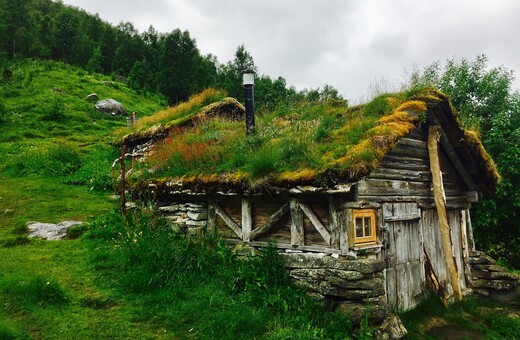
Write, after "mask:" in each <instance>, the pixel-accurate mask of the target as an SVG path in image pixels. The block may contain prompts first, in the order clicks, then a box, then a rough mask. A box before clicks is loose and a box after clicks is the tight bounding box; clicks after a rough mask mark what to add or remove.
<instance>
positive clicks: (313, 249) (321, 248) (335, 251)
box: [230, 240, 341, 254]
mask: <svg viewBox="0 0 520 340" xmlns="http://www.w3.org/2000/svg"><path fill="white" fill-rule="evenodd" d="M230 242H232V243H233V242H236V240H230ZM249 245H251V246H253V247H267V246H269V245H272V243H270V242H261V241H251V242H249ZM276 248H278V249H291V250H301V251H311V252H318V253H331V254H341V250H339V249H333V248H329V247H324V246H293V245H292V244H286V243H277V244H276Z"/></svg>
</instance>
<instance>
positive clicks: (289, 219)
mask: <svg viewBox="0 0 520 340" xmlns="http://www.w3.org/2000/svg"><path fill="white" fill-rule="evenodd" d="M226 105H227V107H226ZM320 105H321V106H320V109H319V110H317V109H316V110H314V109H313V110H314V111H312V110H310V111H312V112H314V113H312V114H311V113H305V112H303V113H301V114H299V113H298V112H292V111H289V112H287V113H286V114H285V115H279V116H273V117H268V115H269V114H265V115H266V117H265V118H264V121H262V120H261V119H260V122H259V124H258V126H257V132H256V134H257V136H247V135H246V134H245V132H240V131H237V130H243V129H244V126H243V125H244V124H243V122H242V121H241V119H242V116H243V108H242V107H241V105H240V104H238V103H236V102H235V101H233V102H232V105H231V104H230V101H229V99H221V100H220V101H218V100H217V101H216V103H214V104H212V110H215V109H216V110H217V111H220V112H221V113H220V114H222V115H223V116H219V114H210V113H208V112H209V111H208V109H207V108H204V109H201V110H199V111H197V112H202V113H195V114H192V115H191V116H189V117H188V116H184V118H183V119H182V120H181V121H182V122H181V123H180V124H170V123H168V122H170V121H175V120H176V119H177V121H179V120H178V118H176V117H177V116H175V115H174V116H173V118H168V119H169V121H166V122H165V121H162V122H159V123H157V122H156V121H154V122H152V123H153V124H155V125H153V126H152V127H147V126H141V127H138V128H137V129H136V130H135V131H132V132H130V133H129V134H127V135H126V136H125V137H123V138H122V139H121V140H120V143H121V144H123V145H126V146H127V147H128V148H129V150H130V149H132V148H133V150H142V148H141V149H140V148H139V146H140V145H145V144H146V143H147V142H148V143H149V142H150V141H151V140H153V143H154V144H153V145H155V146H151V145H152V144H147V145H149V146H150V147H149V148H148V149H146V150H145V152H144V153H143V152H141V153H139V152H132V153H130V154H131V155H133V156H134V158H142V157H144V159H146V160H144V163H142V164H146V162H149V164H146V165H139V164H141V163H139V161H137V160H136V161H135V162H134V169H133V171H134V174H133V175H132V176H134V177H133V178H130V179H129V184H128V185H129V188H130V190H131V192H132V194H133V196H134V197H135V198H136V199H141V200H149V199H151V200H153V202H154V204H155V205H156V207H157V209H158V210H159V211H161V212H162V213H164V214H165V216H166V218H167V219H169V220H170V221H171V223H172V226H174V227H176V228H177V229H178V230H183V231H184V232H188V233H191V234H201V235H203V234H205V233H209V232H216V233H218V234H219V235H220V236H221V237H223V238H225V239H227V240H228V241H229V242H230V243H233V244H243V245H247V246H250V247H255V248H261V247H264V246H266V245H268V244H271V243H272V242H274V244H275V245H276V247H278V248H279V249H280V253H281V254H282V255H283V256H285V257H286V265H287V267H288V270H290V273H291V276H293V277H294V278H295V280H297V281H298V282H299V284H301V285H302V286H304V287H306V288H307V289H308V290H309V291H310V292H311V293H314V294H316V295H319V296H322V297H325V298H329V299H332V300H333V301H335V302H337V303H338V304H340V305H342V306H343V307H344V306H347V307H351V308H350V309H348V308H347V309H348V310H350V311H353V310H355V308H357V307H358V306H359V305H362V304H365V303H371V304H372V312H374V310H375V311H376V312H377V310H379V309H381V310H382V311H383V312H382V314H385V312H386V311H388V308H387V306H393V307H397V308H400V309H409V308H411V307H413V306H415V305H416V304H417V303H418V301H419V300H420V299H421V298H422V297H424V295H425V293H427V292H428V291H433V292H436V293H437V294H439V295H440V296H441V297H442V299H443V300H444V301H446V302H448V301H450V300H457V299H460V298H462V295H463V294H465V292H467V291H468V289H469V288H470V282H471V269H470V263H469V252H470V251H471V250H474V248H475V245H474V242H473V238H472V227H471V217H470V213H469V208H470V205H471V204H472V203H475V202H477V201H478V199H479V198H480V197H483V196H486V195H490V194H491V193H493V191H494V190H495V187H496V185H497V182H498V179H499V176H498V174H497V171H496V168H495V165H494V163H493V161H492V160H491V159H490V157H489V156H488V154H487V153H486V151H485V150H484V149H483V147H482V145H481V143H480V142H479V140H478V138H477V137H476V135H475V134H474V133H472V132H468V131H465V130H464V129H463V128H462V127H461V124H460V122H459V120H458V118H457V113H456V111H455V109H454V108H453V107H452V106H451V104H450V101H449V98H448V97H447V96H445V95H444V94H442V93H439V92H438V91H435V90H432V89H427V90H422V91H416V92H415V93H407V94H397V95H391V96H390V95H389V96H384V97H378V98H376V99H375V101H374V102H372V103H369V104H366V105H361V106H357V107H354V108H347V107H346V106H341V105H339V104H338V103H322V104H320ZM302 110H304V109H302ZM210 111H211V110H210ZM222 112H224V113H222ZM225 112H232V113H230V114H225ZM240 112H242V114H240ZM316 112H317V113H316ZM313 114H314V116H313ZM176 115H178V114H176ZM181 115H182V114H181ZM326 115H330V117H332V118H330V119H329V122H330V121H332V122H333V124H329V126H326V127H324V125H325V124H324V123H323V122H324V121H325V120H326V118H325V116H326ZM224 116H225V117H224ZM219 117H220V118H219ZM222 117H224V118H222ZM226 117H227V118H226ZM366 117H368V118H366ZM214 119H217V120H218V122H217V123H215V122H213V123H212V120H214ZM327 119H328V118H327ZM367 121H368V122H367ZM152 123H150V125H152ZM330 125H332V126H330ZM309 126H310V127H309ZM158 127H159V128H158ZM220 128H221V130H220ZM305 129H308V130H307V131H306V132H305V131H304V132H303V133H302V134H301V135H300V134H298V132H301V131H302V130H305ZM313 129H314V130H313ZM320 129H322V130H324V131H325V133H323V131H322V132H321V136H322V137H321V138H318V137H320V136H318V137H316V136H317V135H318V133H317V132H316V131H320ZM353 130H355V131H354V132H355V134H354V133H353V132H352V131H353ZM154 131H160V132H161V133H160V134H159V135H155V134H154ZM265 131H269V133H267V132H265ZM190 133H191V134H193V135H190V136H188V135H189V134H190ZM284 133H286V134H287V135H291V136H290V137H289V138H288V139H284V138H285V137H284ZM264 134H265V135H268V136H267V137H270V136H271V135H272V139H271V140H270V139H269V138H267V137H266V136H265V135H264ZM195 135H197V136H199V137H200V139H199V140H196V136H195ZM323 135H324V137H323ZM353 135H355V138H354V137H352V136H353ZM212 136H213V137H212ZM165 138H166V139H167V140H168V141H167V142H165ZM211 138H213V139H211ZM228 138H229V139H231V138H236V141H235V142H229V140H228ZM201 141H207V145H204V144H202V142H201ZM302 141H303V142H302ZM190 143H191V144H190ZM226 143H229V144H226ZM262 143H263V144H262ZM292 143H294V144H292ZM298 143H300V144H301V143H304V145H307V147H305V148H303V150H300V151H299V152H302V153H303V155H304V156H305V153H307V156H308V159H309V164H306V163H305V157H300V158H298V157H299V156H298V155H300V154H296V156H293V154H291V153H289V152H288V153H287V155H286V156H284V157H286V158H287V159H289V158H291V157H294V158H295V159H296V160H295V161H294V162H295V163H296V164H290V163H289V162H290V161H291V160H292V158H291V159H290V160H287V161H286V159H284V158H283V157H282V160H281V161H280V160H279V159H277V158H276V157H274V156H273V159H274V161H276V162H279V164H282V165H280V167H284V168H283V169H279V168H278V167H270V166H269V164H266V165H265V168H266V172H265V173H260V174H258V173H255V176H252V175H251V173H248V172H247V171H248V169H252V168H253V166H252V165H248V163H247V162H248V159H249V158H251V159H254V158H255V157H257V156H258V154H261V153H262V152H267V151H265V150H269V148H271V150H276V148H277V147H278V148H285V147H286V146H287V147H288V148H289V146H290V145H297V146H296V147H295V148H298V147H299V148H301V145H298ZM305 143H307V144H305ZM349 143H350V144H349ZM186 145H196V148H195V149H194V150H191V151H189V152H191V153H192V154H189V155H187V156H186V154H185V155H184V156H186V157H185V158H182V157H180V156H179V153H172V154H170V155H172V156H171V157H172V159H173V158H175V157H176V158H175V159H177V163H175V162H173V163H172V162H170V163H168V162H167V161H165V158H167V157H166V156H165V155H167V154H168V152H167V150H166V149H168V150H171V149H175V148H178V149H179V150H180V151H179V152H181V153H182V152H185V153H187V152H188V151H186V150H187V149H189V148H188V147H187V146H186ZM233 145H235V147H236V148H237V149H240V148H242V149H244V148H246V146H248V145H252V146H251V147H252V148H254V147H257V146H258V145H260V146H265V147H266V148H265V149H258V150H256V151H255V150H253V151H251V153H249V154H247V155H249V156H248V157H249V158H248V157H245V159H239V157H238V156H237V159H238V160H235V159H233V158H229V157H233V147H232V146H233ZM288 145H289V146H288ZM213 146H215V147H216V148H220V149H218V151H214V150H213V151H212V150H211V148H212V147H213ZM183 148H184V149H183ZM200 149H204V150H203V151H204V152H206V153H207V154H210V156H207V155H206V154H204V153H203V152H202V151H201V150H200ZM298 150H299V149H298ZM316 150H317V151H316ZM176 152H177V151H176ZM219 152H220V153H219ZM242 152H243V150H242ZM273 152H274V151H273ZM197 155H198V156H199V157H201V158H204V157H210V158H211V157H213V158H212V160H213V161H214V163H215V165H214V166H212V165H211V164H212V163H211V161H212V160H210V161H205V162H202V161H200V162H201V163H199V165H197V162H196V161H194V165H193V167H192V168H190V167H189V164H188V165H187V161H186V159H187V157H197ZM154 157H155V160H156V162H158V163H160V162H163V163H161V164H159V165H157V163H155V164H154V163H153V162H151V161H148V160H151V159H154ZM226 157H227V158H226ZM258 157H259V156H258ZM313 157H314V158H313ZM229 159H231V160H229ZM302 159H303V161H302ZM158 160H159V161H158ZM141 161H142V159H141ZM233 161H236V162H235V163H234V164H235V166H236V168H233V167H232V166H231V167H229V168H227V169H226V168H225V165H227V164H228V163H231V164H233ZM284 162H286V163H284ZM185 163H186V164H185ZM310 163H318V165H314V164H310ZM135 164H137V165H135ZM165 164H167V165H165ZM176 164H178V166H179V167H183V168H184V169H185V172H184V173H182V172H180V171H178V169H177V168H175V167H176ZM197 166H200V168H201V169H202V170H197ZM167 167H170V168H169V169H166V170H165V168H167ZM168 171H170V172H168ZM251 171H252V170H251ZM136 174H139V175H136ZM374 306H382V307H381V308H379V309H378V308H375V307H374Z"/></svg>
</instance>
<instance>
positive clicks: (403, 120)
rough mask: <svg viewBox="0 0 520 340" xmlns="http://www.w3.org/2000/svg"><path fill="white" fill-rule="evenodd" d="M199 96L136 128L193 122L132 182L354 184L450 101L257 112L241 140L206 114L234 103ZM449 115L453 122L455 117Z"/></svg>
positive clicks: (435, 97) (387, 99) (233, 127)
mask: <svg viewBox="0 0 520 340" xmlns="http://www.w3.org/2000/svg"><path fill="white" fill-rule="evenodd" d="M208 93H210V94H211V93H213V94H214V92H208ZM207 95H208V94H206V95H205V96H207ZM202 97H203V96H202V95H200V96H196V97H194V98H195V99H194V102H192V103H191V104H190V105H192V106H191V107H197V109H190V110H189V111H190V113H189V115H187V114H186V110H187V109H186V108H188V107H190V106H189V105H188V104H182V105H181V107H179V108H173V109H172V112H184V113H182V114H172V115H169V116H168V119H169V121H168V122H164V119H165V118H164V117H166V116H167V115H166V114H163V113H161V114H160V116H161V117H162V118H154V119H150V120H148V123H151V122H155V123H156V122H159V121H160V122H162V123H156V124H155V125H151V126H150V127H148V128H147V130H138V133H141V135H146V134H149V135H151V134H154V133H158V134H164V133H165V131H166V132H167V131H168V129H169V128H171V127H172V126H175V124H178V122H179V119H181V120H182V119H185V118H186V117H189V119H191V120H192V123H194V124H192V125H191V126H190V127H184V128H182V129H179V128H177V129H176V130H171V131H170V135H169V137H168V138H166V139H164V140H163V141H162V142H159V143H157V144H156V145H155V146H154V149H152V156H151V157H149V159H148V160H147V161H146V162H145V163H144V164H143V165H142V166H141V165H140V166H141V168H139V169H135V171H134V173H133V175H132V176H133V178H134V179H135V180H137V181H145V180H147V179H151V178H157V177H162V178H168V183H170V184H169V185H173V186H178V187H190V188H196V189H197V190H199V189H201V190H221V189H222V188H226V187H230V188H232V187H234V188H238V187H240V188H244V187H249V188H257V187H266V188H267V187H270V186H275V187H293V186H296V185H301V184H305V185H307V184H313V185H316V184H319V185H321V186H328V185H331V184H332V183H337V182H341V181H342V182H348V181H356V180H358V179H360V178H361V177H363V176H366V175H368V174H369V173H370V172H371V171H372V170H374V169H375V168H376V167H377V166H378V164H379V162H380V161H381V159H382V158H383V157H384V156H385V154H387V153H388V152H389V151H390V150H392V149H393V148H394V147H395V146H396V144H397V142H398V141H399V139H401V138H402V137H404V136H406V135H407V134H409V133H410V132H411V131H412V130H413V129H415V128H417V127H418V126H420V124H421V123H425V122H426V113H427V111H428V110H429V108H431V107H433V106H435V105H437V104H439V103H440V102H448V103H449V101H448V98H447V97H446V96H445V95H444V94H442V93H440V92H439V91H437V90H433V89H426V90H422V91H415V92H412V91H410V92H408V93H399V94H388V95H382V96H379V97H377V98H375V99H374V100H373V101H372V102H371V103H368V104H366V105H359V106H356V107H353V108H347V107H341V106H337V105H328V104H327V103H318V104H313V105H309V104H308V103H306V104H300V105H295V106H292V107H280V108H278V109H277V110H275V111H274V112H267V113H265V112H264V113H262V114H258V115H257V118H256V119H257V126H256V132H255V133H254V134H252V135H246V133H245V127H244V125H245V124H243V122H242V121H240V122H238V121H234V120H233V119H231V120H229V119H219V118H215V117H214V116H217V117H218V114H217V115H214V114H213V113H212V112H214V109H215V108H216V107H221V106H218V105H219V103H220V104H222V103H223V102H225V101H228V102H229V103H230V104H232V105H234V106H235V107H238V106H237V102H236V101H235V100H234V99H233V100H228V99H223V97H222V98H219V99H217V100H215V101H214V102H213V103H209V104H207V106H205V107H199V106H197V105H199V104H200V103H201V102H203V101H201V100H200V98H202ZM232 101H234V102H233V103H231V102H232ZM194 103H195V104H194ZM197 103H199V104H197ZM204 103H206V102H204ZM238 105H240V104H238ZM449 114H452V115H453V117H455V112H454V111H453V112H451V113H449ZM455 119H456V117H455ZM138 129H139V127H138ZM139 131H140V132H139ZM467 139H468V140H470V144H471V145H472V147H473V148H475V149H477V150H480V151H478V153H481V154H482V155H483V156H482V157H483V160H482V162H485V163H486V164H491V165H490V168H489V171H488V172H489V174H490V175H491V176H495V174H496V168H494V164H493V163H492V161H491V160H490V158H489V156H488V155H487V153H485V150H484V149H483V148H482V145H481V144H480V142H479V140H478V138H477V137H475V138H473V137H471V136H469V137H467ZM154 153H155V154H154ZM154 162H155V163H154ZM493 169H494V170H493ZM219 188H220V189H219Z"/></svg>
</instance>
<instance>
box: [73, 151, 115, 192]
mask: <svg viewBox="0 0 520 340" xmlns="http://www.w3.org/2000/svg"><path fill="white" fill-rule="evenodd" d="M118 156H119V155H118V152H117V150H116V149H115V148H112V147H109V146H97V147H96V148H94V150H93V151H92V152H90V153H89V154H88V155H87V156H85V157H84V158H83V159H82V160H81V166H80V167H79V169H78V170H77V171H76V172H75V173H74V174H73V175H71V176H70V178H68V179H67V180H66V181H65V182H66V183H69V184H75V185H85V186H87V187H90V188H91V189H96V190H110V189H113V188H114V185H115V177H114V176H113V175H112V173H111V167H112V163H113V162H114V160H115V159H116V158H117V157H118Z"/></svg>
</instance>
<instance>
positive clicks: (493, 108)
mask: <svg viewBox="0 0 520 340" xmlns="http://www.w3.org/2000/svg"><path fill="white" fill-rule="evenodd" d="M513 80H514V76H513V72H512V71H511V70H508V69H507V68H505V67H502V66H500V67H494V68H489V67H488V59H487V58H486V56H485V55H479V56H477V57H476V58H475V60H474V61H471V60H467V59H461V60H455V59H450V60H448V61H447V62H446V63H445V64H444V66H443V65H441V64H440V62H435V63H433V64H431V65H429V66H427V67H425V68H424V69H422V70H417V71H415V72H414V73H413V74H412V77H411V85H412V86H435V87H437V88H439V89H440V90H441V91H443V92H445V93H447V94H449V95H450V97H451V101H452V103H453V105H454V106H455V107H456V108H457V109H458V110H459V116H460V119H461V121H462V123H463V125H465V127H467V128H473V129H476V130H477V131H479V132H480V138H481V140H482V143H483V144H484V146H485V148H486V150H487V151H488V152H489V153H490V154H491V156H492V158H493V159H494V161H495V162H496V164H497V167H498V169H499V172H500V174H501V176H502V180H501V182H500V183H499V186H498V188H497V191H496V194H495V196H494V197H492V198H490V199H484V200H482V201H481V202H479V203H478V204H476V205H475V206H474V207H473V208H472V210H473V216H474V220H473V221H472V222H473V226H474V229H475V238H476V242H477V246H479V247H480V248H483V250H485V251H487V252H488V253H490V254H491V255H493V256H495V257H498V258H501V259H503V260H505V261H506V262H507V263H509V264H510V265H512V266H515V267H516V268H520V224H519V222H518V221H519V218H520V143H519V141H520V93H519V92H518V91H514V90H513V89H512V85H513Z"/></svg>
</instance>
